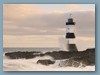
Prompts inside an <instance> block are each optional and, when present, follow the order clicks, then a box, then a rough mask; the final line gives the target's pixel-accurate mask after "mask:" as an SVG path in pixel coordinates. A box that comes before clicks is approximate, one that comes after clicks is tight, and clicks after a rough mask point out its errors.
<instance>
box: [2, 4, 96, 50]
mask: <svg viewBox="0 0 100 75" xmlns="http://www.w3.org/2000/svg"><path fill="white" fill-rule="evenodd" d="M70 13H71V14H72V17H73V19H74V22H75V23H76V25H75V35H76V43H77V45H78V46H79V47H81V48H83V44H85V45H84V48H87V47H95V4H3V47H60V46H61V43H63V42H64V41H65V40H66V39H65V34H66V25H65V24H66V21H67V19H68V18H69V14H70ZM79 41H82V43H81V44H82V45H80V42H79Z"/></svg>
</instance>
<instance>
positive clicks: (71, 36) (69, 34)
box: [66, 14, 78, 51]
mask: <svg viewBox="0 0 100 75" xmlns="http://www.w3.org/2000/svg"><path fill="white" fill-rule="evenodd" d="M71 16H72V14H70V17H69V18H68V21H67V22H66V40H67V50H69V51H78V50H77V47H76V44H75V22H73V18H71Z"/></svg>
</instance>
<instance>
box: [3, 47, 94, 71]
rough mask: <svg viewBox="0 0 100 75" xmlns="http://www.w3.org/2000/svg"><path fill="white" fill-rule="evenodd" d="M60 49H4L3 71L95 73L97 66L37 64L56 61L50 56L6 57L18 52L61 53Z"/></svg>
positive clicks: (58, 61)
mask: <svg viewBox="0 0 100 75" xmlns="http://www.w3.org/2000/svg"><path fill="white" fill-rule="evenodd" d="M59 50H60V49H59V48H4V53H3V70H4V71H95V66H86V67H82V66H81V65H80V66H79V67H74V66H71V67H65V66H63V67H60V66H59V63H61V60H56V62H55V63H54V64H52V65H42V64H37V61H38V60H39V59H50V60H54V59H53V58H52V57H50V56H44V57H35V58H32V59H9V58H8V57H6V56H5V53H6V52H17V51H41V52H48V51H59Z"/></svg>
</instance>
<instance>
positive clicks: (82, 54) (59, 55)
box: [5, 48, 95, 65]
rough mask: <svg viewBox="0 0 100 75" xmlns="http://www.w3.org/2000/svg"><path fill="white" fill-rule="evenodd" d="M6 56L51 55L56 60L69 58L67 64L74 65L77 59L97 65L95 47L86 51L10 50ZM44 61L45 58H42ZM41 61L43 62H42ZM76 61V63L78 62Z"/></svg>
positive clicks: (28, 57) (30, 56) (86, 63)
mask: <svg viewBox="0 0 100 75" xmlns="http://www.w3.org/2000/svg"><path fill="white" fill-rule="evenodd" d="M5 56H7V57H9V58H10V59H20V58H25V59H31V58H35V57H37V56H40V57H42V56H51V57H53V59H54V60H62V59H69V60H67V61H66V62H67V65H68V64H69V65H72V62H74V61H76V62H79V63H82V64H85V65H95V48H91V49H87V50H84V51H75V52H68V51H53V52H46V53H41V52H36V51H32V52H8V53H5ZM42 61H43V60H42ZM42 61H41V62H42ZM44 62H45V63H44V64H49V63H50V60H47V61H46V60H44ZM76 62H74V64H77V65H78V63H76Z"/></svg>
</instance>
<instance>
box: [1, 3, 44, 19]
mask: <svg viewBox="0 0 100 75" xmlns="http://www.w3.org/2000/svg"><path fill="white" fill-rule="evenodd" d="M42 13H44V11H43V10H39V9H38V7H37V5H36V4H3V14H4V15H3V16H4V19H5V18H8V19H10V18H11V19H17V18H18V19H20V18H24V17H27V16H30V15H33V14H42Z"/></svg>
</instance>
